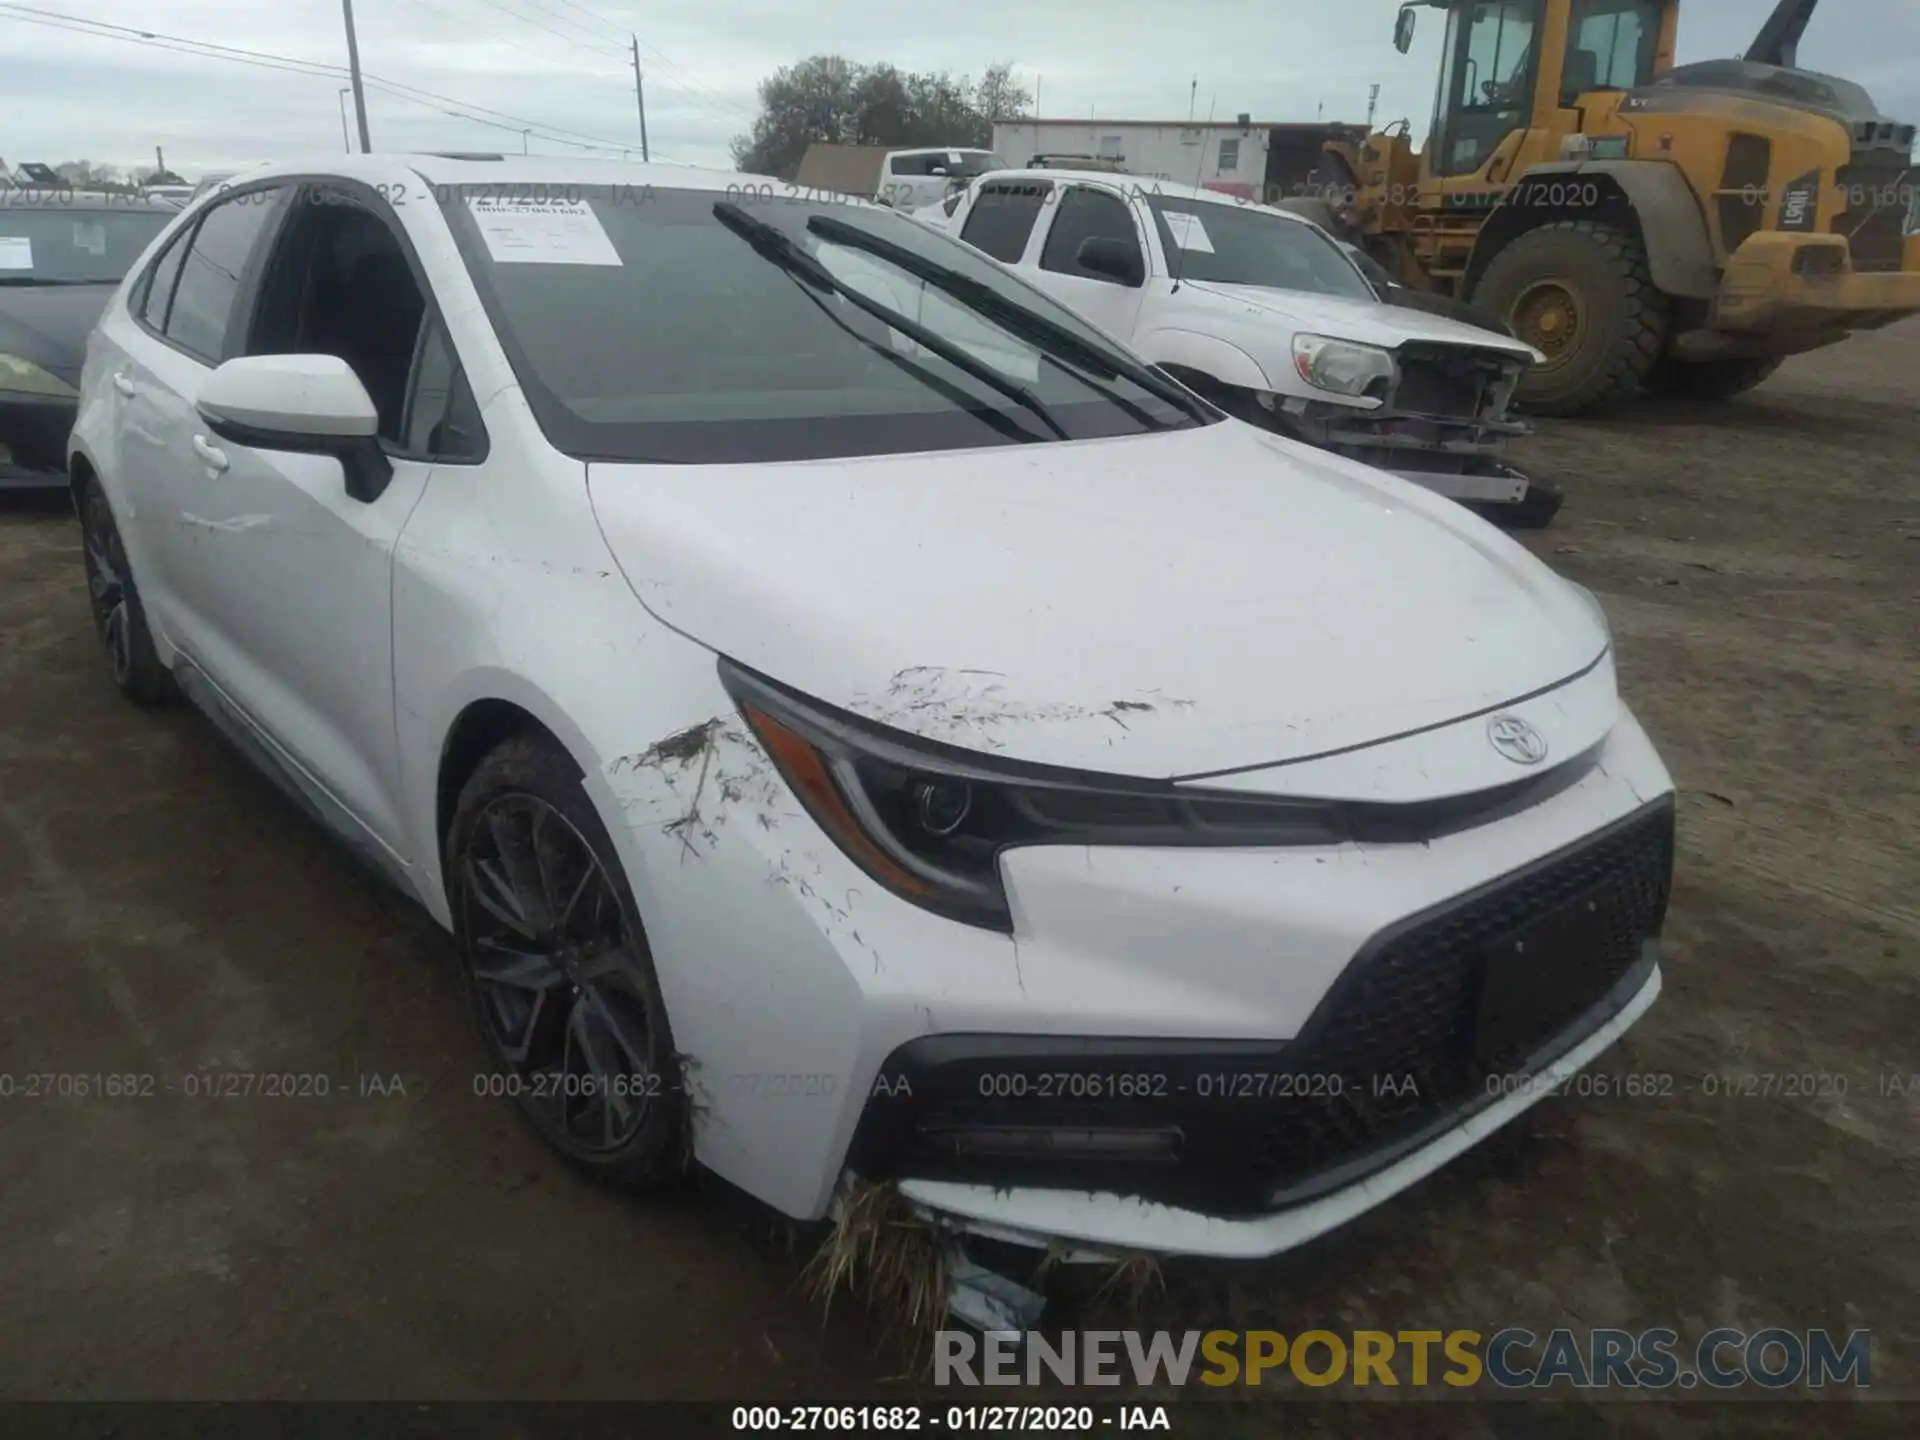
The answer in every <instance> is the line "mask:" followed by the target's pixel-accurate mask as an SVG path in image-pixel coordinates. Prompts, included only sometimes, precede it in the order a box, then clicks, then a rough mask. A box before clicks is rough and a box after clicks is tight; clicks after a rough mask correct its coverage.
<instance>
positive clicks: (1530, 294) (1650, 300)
mask: <svg viewBox="0 0 1920 1440" xmlns="http://www.w3.org/2000/svg"><path fill="white" fill-rule="evenodd" d="M1473 304H1474V308H1476V309H1477V310H1479V311H1481V312H1482V313H1483V314H1485V315H1487V316H1488V317H1489V318H1491V319H1493V320H1495V321H1498V322H1503V323H1504V324H1505V325H1506V326H1507V328H1508V329H1509V330H1510V331H1511V332H1512V333H1513V335H1514V336H1515V337H1516V338H1518V339H1520V340H1524V341H1525V342H1526V343H1527V344H1529V345H1531V346H1533V347H1534V349H1536V350H1538V351H1540V352H1541V353H1542V354H1544V355H1545V356H1546V357H1547V358H1546V362H1545V363H1544V364H1541V365H1535V366H1533V367H1532V368H1530V369H1529V370H1528V371H1527V372H1526V373H1525V374H1524V375H1522V376H1521V377H1520V384H1519V387H1518V389H1517V390H1516V391H1515V393H1514V400H1515V402H1516V403H1517V404H1519V405H1520V407H1521V408H1522V409H1525V410H1528V411H1531V412H1532V413H1534V414H1536V415H1578V414H1581V413H1582V412H1584V411H1587V410H1592V409H1595V408H1598V407H1601V406H1605V405H1608V404H1611V403H1613V402H1616V401H1619V400H1624V399H1626V398H1628V397H1629V396H1632V395H1634V394H1636V393H1637V392H1638V391H1639V390H1640V388H1641V382H1642V381H1643V380H1645V378H1646V376H1647V373H1648V372H1649V371H1650V370H1652V369H1653V366H1654V362H1655V361H1656V360H1658V359H1659V356H1660V351H1661V348H1662V346H1663V345H1664V344H1665V342H1666V338H1667V324H1668V313H1667V299H1666V297H1665V296H1664V295H1662V294H1661V293H1660V291H1659V290H1658V289H1656V288H1655V286H1654V283H1653V276H1652V273H1651V272H1650V271H1649V269H1648V267H1647V254H1646V249H1645V247H1644V246H1642V245H1641V243H1640V239H1639V237H1638V236H1636V235H1633V234H1630V233H1629V232H1627V231H1625V230H1621V229H1617V228H1616V227H1614V226H1612V225H1606V224H1602V223H1600V222H1598V221H1592V220H1562V221H1559V222H1556V223H1555V224H1552V225H1543V226H1541V227H1540V228H1539V229H1537V230H1533V231H1530V232H1528V233H1527V234H1525V235H1522V236H1520V237H1519V238H1518V239H1517V240H1515V241H1513V242H1512V243H1511V244H1509V245H1508V246H1507V247H1506V248H1505V249H1503V250H1501V251H1500V252H1499V253H1498V254H1497V255H1495V256H1494V257H1493V259H1492V261H1491V262H1490V263H1489V264H1488V265H1487V268H1486V271H1485V273H1484V274H1482V275H1481V277H1480V280H1479V283H1478V284H1476V285H1475V286H1474V289H1473Z"/></svg>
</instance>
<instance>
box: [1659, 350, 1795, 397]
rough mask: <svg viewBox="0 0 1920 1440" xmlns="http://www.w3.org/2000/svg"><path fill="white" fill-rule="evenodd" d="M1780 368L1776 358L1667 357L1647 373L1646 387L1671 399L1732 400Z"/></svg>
mask: <svg viewBox="0 0 1920 1440" xmlns="http://www.w3.org/2000/svg"><path fill="white" fill-rule="evenodd" d="M1779 368H1780V361H1779V360H1777V359H1775V360H1751V359H1748V360H1691V361H1689V360H1675V359H1672V358H1668V359H1665V360H1662V361H1661V362H1660V363H1659V364H1658V365H1656V366H1654V367H1653V369H1652V371H1651V372H1650V373H1649V374H1648V375H1647V381H1646V384H1647V389H1648V390H1650V391H1652V392H1653V393H1654V394H1656V395H1662V396H1666V397H1669V398H1671V399H1674V400H1731V399H1732V398H1733V397H1734V396H1736V395H1744V394H1746V392H1747V391H1749V390H1751V389H1753V387H1754V386H1756V385H1759V384H1761V383H1762V382H1763V381H1765V380H1766V379H1767V378H1768V377H1769V376H1771V375H1772V374H1773V372H1774V371H1776V370H1778V369H1779Z"/></svg>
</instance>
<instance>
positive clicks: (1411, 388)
mask: <svg viewBox="0 0 1920 1440" xmlns="http://www.w3.org/2000/svg"><path fill="white" fill-rule="evenodd" d="M1394 353H1395V358H1396V359H1397V360H1398V361H1399V364H1400V383H1399V384H1398V385H1397V386H1396V387H1395V388H1394V392H1393V394H1392V395H1391V396H1390V397H1388V400H1387V405H1388V408H1390V409H1393V410H1397V411H1399V412H1401V413H1403V414H1408V415H1431V416H1435V417H1438V418H1441V419H1446V420H1480V419H1489V418H1496V417H1498V416H1499V415H1500V414H1501V413H1502V412H1503V411H1504V410H1505V409H1506V402H1507V399H1508V397H1509V396H1510V395H1511V394H1512V382H1511V380H1509V379H1508V378H1507V376H1508V373H1509V372H1510V371H1513V370H1515V369H1516V368H1517V367H1516V366H1515V362H1513V361H1512V360H1509V359H1507V358H1506V357H1505V356H1501V355H1490V354H1487V353H1486V352H1484V351H1478V350H1466V349H1462V348H1461V347H1459V346H1457V345H1423V344H1412V345H1402V346H1401V347H1400V348H1399V349H1398V350H1397V351H1395V352H1394Z"/></svg>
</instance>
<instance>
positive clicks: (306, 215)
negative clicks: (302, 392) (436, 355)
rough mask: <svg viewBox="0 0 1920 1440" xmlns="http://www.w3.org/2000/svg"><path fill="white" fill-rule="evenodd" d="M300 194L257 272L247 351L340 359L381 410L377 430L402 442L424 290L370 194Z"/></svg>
mask: <svg viewBox="0 0 1920 1440" xmlns="http://www.w3.org/2000/svg"><path fill="white" fill-rule="evenodd" d="M303 195H304V198H303V200H302V202H301V203H300V204H299V205H297V206H295V207H294V210H293V213H292V215H291V216H290V217H289V219H288V221H287V223H286V225H285V226H284V227H283V228H282V229H281V232H280V238H279V240H278V242H277V243H276V244H275V245H274V248H273V255H272V258H271V260H270V261H269V263H268V265H267V267H266V270H265V272H264V277H263V279H262V281H261V284H260V287H259V297H258V300H257V302H256V304H255V305H254V307H253V321H252V326H251V330H250V334H249V336H248V339H247V345H246V352H245V353H247V354H249V355H334V356H337V357H339V358H340V359H342V360H344V361H346V362H347V364H349V365H351V366H352V367H353V373H354V374H355V375H357V376H359V377H360V383H361V384H362V385H364V386H365V387H366V391H367V396H368V398H369V399H371V400H372V401H373V405H374V409H375V410H376V411H377V412H378V413H379V416H380V424H379V435H380V438H381V439H383V440H385V441H387V442H388V443H390V444H392V445H396V446H398V445H402V444H403V443H404V442H405V425H406V411H407V404H408V394H409V385H410V383H411V378H412V375H413V371H414V366H415V361H416V355H417V353H418V352H419V349H420V343H421V339H420V330H421V326H422V323H423V321H424V319H425V317H426V313H427V304H426V297H425V296H424V295H423V294H422V292H421V289H420V283H419V281H418V280H416V279H415V277H414V272H413V267H412V265H411V263H410V262H409V261H408V258H407V252H406V249H405V247H404V246H403V245H402V244H401V241H400V238H399V235H398V233H397V231H396V230H395V228H394V226H393V225H392V224H391V223H390V219H389V216H388V215H387V214H385V213H383V212H382V211H380V210H378V209H376V208H374V207H375V205H376V204H377V203H378V202H377V201H373V200H370V199H369V197H368V196H366V195H363V194H360V193H357V192H353V191H349V190H346V189H334V188H332V187H328V186H314V187H311V188H310V189H308V190H306V191H305V192H303Z"/></svg>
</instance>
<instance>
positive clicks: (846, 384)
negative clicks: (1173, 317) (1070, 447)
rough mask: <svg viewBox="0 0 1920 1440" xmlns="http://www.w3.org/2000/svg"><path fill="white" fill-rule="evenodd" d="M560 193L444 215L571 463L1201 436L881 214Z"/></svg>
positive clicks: (982, 268)
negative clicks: (1169, 432) (1178, 433)
mask: <svg viewBox="0 0 1920 1440" xmlns="http://www.w3.org/2000/svg"><path fill="white" fill-rule="evenodd" d="M548 188H549V190H550V191H553V192H557V193H551V194H549V195H547V196H545V197H536V196H526V197H521V196H515V195H503V196H499V197H492V196H483V197H478V198H474V199H470V200H468V201H467V202H466V203H465V204H459V203H455V204H451V205H449V206H448V207H447V211H446V213H447V216H448V219H449V221H450V222H451V224H452V226H453V231H454V235H455V237H456V239H457V241H458V243H459V245H460V248H461V249H462V251H463V252H464V254H465V257H466V262H467V268H468V270H469V271H470V272H471V274H472V275H473V279H474V283H475V286H476V288H477V289H478V290H479V292H480V297H481V300H482V303H483V304H484V305H485V306H486V309H487V311H488V312H489V315H490V316H491V318H492V321H493V325H494V329H495V330H496V332H497V333H498V334H499V336H500V339H501V342H502V345H503V348H504V349H505V350H506V354H507V358H508V361H509V362H510V363H511V365H512V366H513V370H514V374H515V376H516V377H517V378H518V380H519V382H520V385H521V388H522V389H523V391H524V392H525V394H526V396H527V400H528V403H529V405H530V406H531V407H532V409H533V412H534V417H535V419H536V420H537V421H538V422H539V424H540V427H541V429H542V431H543V432H544V433H545V434H546V436H547V438H548V440H549V441H550V442H551V443H552V444H553V445H554V446H555V448H557V449H559V450H560V451H562V452H563V453H566V454H569V455H573V456H576V457H579V458H582V459H589V460H595V459H597V460H624V461H632V462H636V463H649V462H650V463H658V464H719V463H738V462H754V461H760V462H765V461H782V460H811V459H823V458H829V457H837V456H853V455H878V454H896V453H910V452H915V451H931V450H947V449H956V448H963V447H982V446H992V445H1005V444H1018V443H1033V442H1041V443H1046V442H1051V441H1057V440H1059V439H1063V438H1064V439H1074V440H1079V439H1093V438H1100V437H1107V436H1121V435H1139V434H1146V433H1150V432H1153V431H1158V430H1166V429H1179V428H1185V427H1188V426H1192V425H1196V424H1205V423H1211V419H1212V416H1211V412H1206V411H1204V410H1203V409H1199V408H1195V407H1193V406H1183V405H1181V404H1177V403H1175V402H1176V401H1177V400H1180V399H1182V398H1183V396H1184V392H1179V391H1178V390H1177V388H1175V389H1169V387H1168V386H1167V385H1165V384H1164V383H1162V382H1161V381H1160V380H1159V378H1158V377H1157V376H1155V375H1153V374H1152V373H1150V372H1148V371H1147V370H1145V368H1144V367H1143V366H1142V364H1141V362H1140V361H1139V360H1137V359H1136V358H1134V357H1132V356H1130V355H1127V354H1126V353H1125V352H1122V351H1119V350H1117V349H1115V347H1114V344H1113V342H1112V341H1111V340H1109V339H1107V338H1106V337H1105V336H1103V335H1102V334H1101V333H1100V332H1099V331H1097V330H1095V329H1093V328H1092V327H1091V326H1089V325H1087V324H1086V322H1084V321H1082V320H1079V319H1077V318H1076V317H1075V316H1074V315H1073V313H1072V312H1071V311H1069V310H1067V309H1066V308H1065V307H1063V306H1060V305H1058V304H1056V303H1055V302H1053V301H1051V300H1049V299H1047V298H1046V297H1045V296H1043V295H1041V294H1040V293H1039V292H1037V291H1035V290H1033V289H1031V288H1030V287H1028V286H1026V285H1024V284H1022V283H1021V282H1020V281H1018V280H1016V279H1014V278H1013V277H1012V276H1010V275H1009V274H1008V273H1007V271H1006V270H1005V269H1004V268H1003V267H1001V266H999V265H996V264H995V263H994V262H993V261H991V260H989V259H987V258H986V257H984V256H982V255H980V254H978V253H977V252H975V251H974V250H973V249H972V248H971V247H969V246H966V245H963V244H961V243H960V242H959V241H957V240H952V239H949V238H947V237H946V236H944V235H941V234H939V233H938V232H936V231H934V230H932V229H931V228H929V227H928V226H925V225H922V224H919V223H918V222H916V221H913V220H910V219H907V218H906V217H904V216H901V215H898V214H895V213H894V212H892V211H890V210H887V209H884V208H881V207H878V206H874V205H869V204H861V203H855V202H840V203H834V202H831V201H821V202H818V203H806V202H801V201H797V200H793V199H791V197H787V198H783V199H781V200H779V201H778V203H769V201H768V199H767V198H766V197H765V196H764V195H763V194H762V193H761V190H760V187H758V186H755V185H750V184H749V185H736V186H732V187H729V188H728V189H727V190H720V189H700V190H694V189H635V188H633V187H609V186H566V187H548ZM716 211H718V213H716ZM814 220H817V221H819V224H818V225H813V224H810V223H809V222H810V221H814ZM729 221H731V223H728V222H729ZM836 230H839V231H844V232H845V237H844V238H842V239H836V238H835V234H834V232H835V231H836ZM856 240H859V241H863V242H869V243H868V244H855V243H852V242H854V241H856ZM889 250H891V251H892V252H895V255H894V256H893V257H890V256H889V254H888V253H886V252H887V251H889ZM916 271H919V272H922V273H916ZM935 281H938V282H940V283H934V282H935ZM848 292H852V293H851V294H849V293H848ZM895 318H897V319H899V320H900V321H901V322H903V323H902V324H899V325H896V324H893V323H891V321H892V320H893V319H895ZM1035 322H1037V323H1035Z"/></svg>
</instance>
